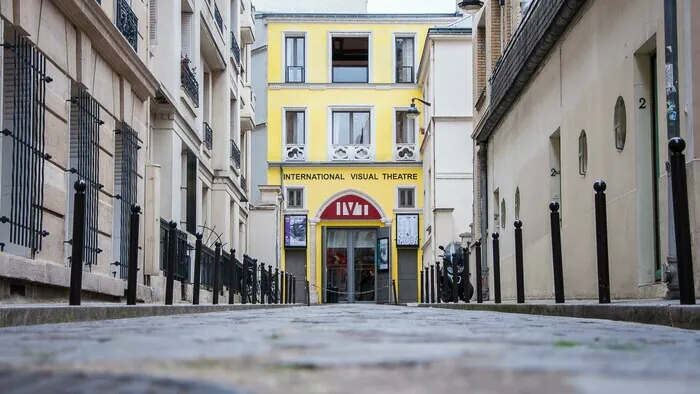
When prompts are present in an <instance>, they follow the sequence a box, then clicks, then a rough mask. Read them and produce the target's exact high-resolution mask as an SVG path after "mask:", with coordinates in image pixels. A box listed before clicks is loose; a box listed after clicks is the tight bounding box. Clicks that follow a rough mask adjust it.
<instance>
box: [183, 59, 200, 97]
mask: <svg viewBox="0 0 700 394" xmlns="http://www.w3.org/2000/svg"><path fill="white" fill-rule="evenodd" d="M180 86H181V87H182V90H184V92H185V94H186V95H187V97H189V98H190V100H192V102H193V103H194V106H195V107H196V108H199V82H197V77H196V76H195V75H194V72H193V71H192V69H190V59H188V58H187V57H185V58H184V59H182V61H181V62H180Z"/></svg>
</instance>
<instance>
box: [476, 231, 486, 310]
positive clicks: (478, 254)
mask: <svg viewBox="0 0 700 394" xmlns="http://www.w3.org/2000/svg"><path fill="white" fill-rule="evenodd" d="M474 246H476V279H475V281H476V302H477V303H478V304H481V303H483V302H484V293H483V285H482V283H481V241H476V242H475V243H474Z"/></svg>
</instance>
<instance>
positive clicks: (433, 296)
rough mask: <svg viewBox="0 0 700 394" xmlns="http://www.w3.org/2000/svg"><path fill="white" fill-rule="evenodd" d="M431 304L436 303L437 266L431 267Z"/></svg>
mask: <svg viewBox="0 0 700 394" xmlns="http://www.w3.org/2000/svg"><path fill="white" fill-rule="evenodd" d="M430 303H431V304H434V303H435V266H434V265H431V266H430Z"/></svg>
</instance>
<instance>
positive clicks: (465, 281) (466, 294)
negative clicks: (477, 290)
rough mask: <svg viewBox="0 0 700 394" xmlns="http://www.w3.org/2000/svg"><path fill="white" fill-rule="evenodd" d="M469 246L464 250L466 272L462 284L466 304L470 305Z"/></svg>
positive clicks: (463, 273)
mask: <svg viewBox="0 0 700 394" xmlns="http://www.w3.org/2000/svg"><path fill="white" fill-rule="evenodd" d="M469 253H470V252H469V244H467V247H466V248H464V249H462V254H463V255H464V270H462V283H463V284H464V302H466V303H467V304H468V303H469V299H470V298H471V297H470V296H469Z"/></svg>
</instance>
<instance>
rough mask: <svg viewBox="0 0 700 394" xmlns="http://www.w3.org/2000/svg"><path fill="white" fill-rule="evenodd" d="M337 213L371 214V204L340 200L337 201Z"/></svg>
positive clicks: (352, 214) (345, 214)
mask: <svg viewBox="0 0 700 394" xmlns="http://www.w3.org/2000/svg"><path fill="white" fill-rule="evenodd" d="M335 214H336V215H338V216H367V215H369V204H361V203H358V202H353V201H338V202H336V203H335Z"/></svg>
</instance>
